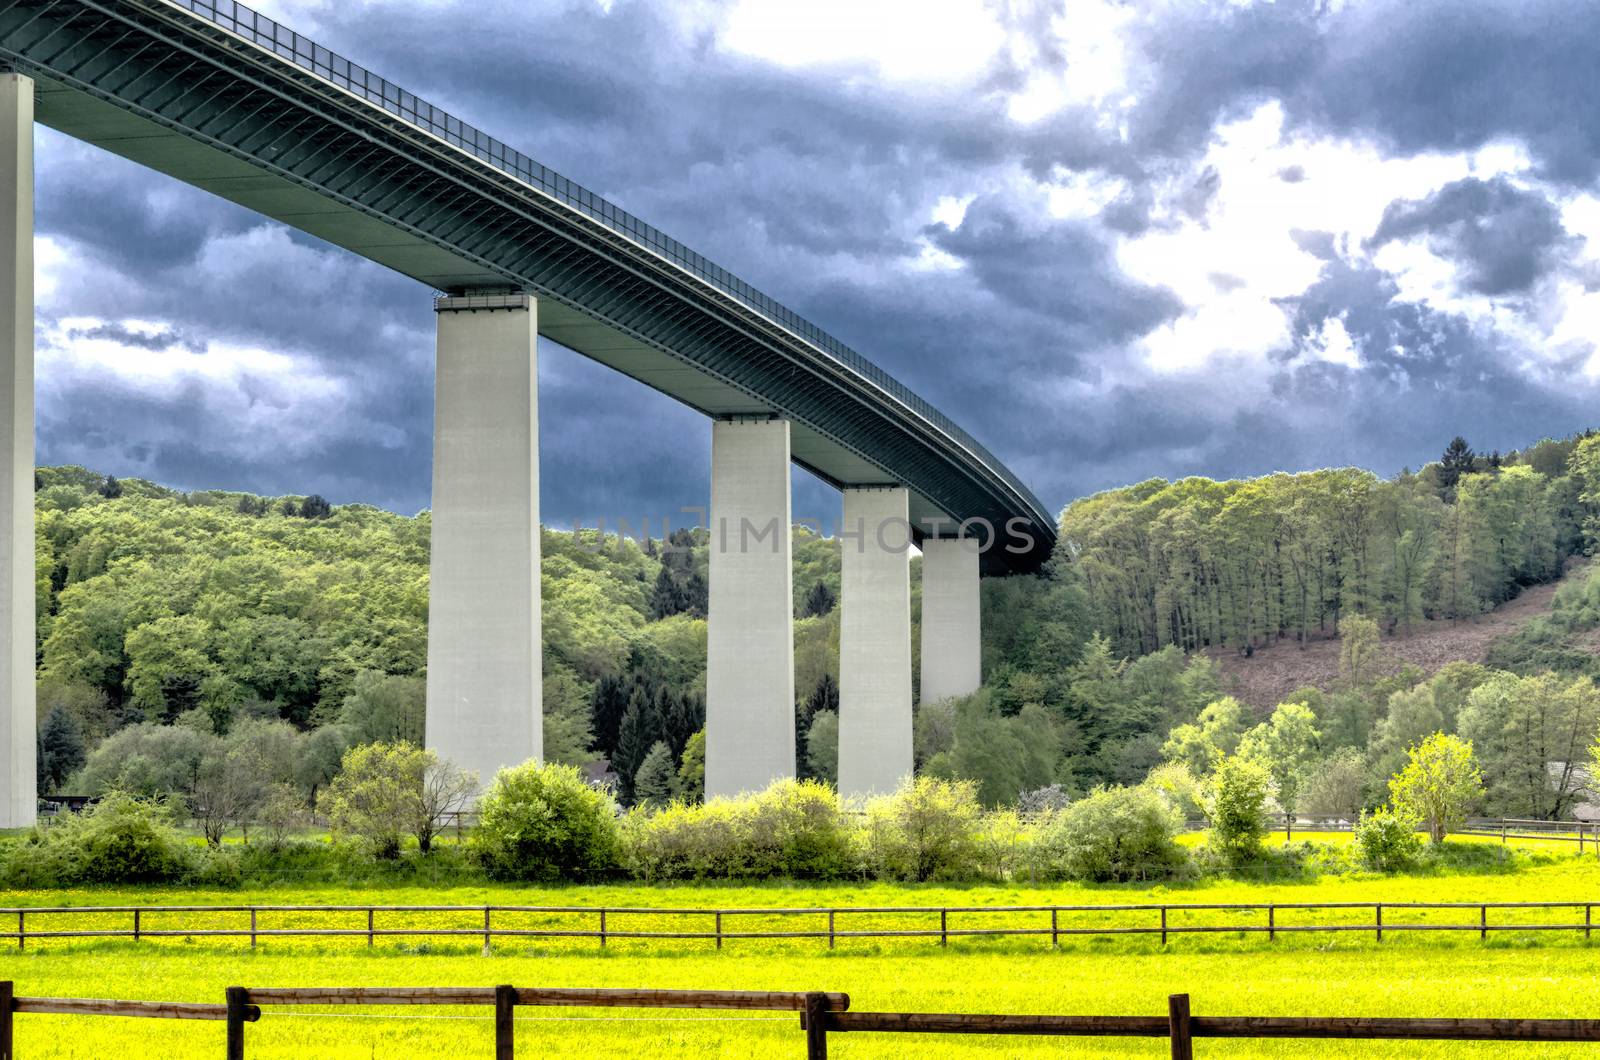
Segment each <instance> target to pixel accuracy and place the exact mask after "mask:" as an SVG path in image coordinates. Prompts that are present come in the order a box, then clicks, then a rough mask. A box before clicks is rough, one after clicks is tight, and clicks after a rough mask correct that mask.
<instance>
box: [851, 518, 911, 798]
mask: <svg viewBox="0 0 1600 1060" xmlns="http://www.w3.org/2000/svg"><path fill="white" fill-rule="evenodd" d="M907 504H908V495H907V493H906V491H905V490H904V489H901V488H899V487H892V488H872V487H867V488H859V489H847V490H845V491H844V522H843V528H842V529H841V531H840V593H839V608H840V613H839V793H840V794H841V795H843V796H844V797H846V798H852V797H858V796H866V795H878V794H886V793H888V792H891V791H893V790H894V789H895V788H897V787H898V786H899V785H900V782H901V781H903V780H905V779H906V778H907V777H909V776H910V775H911V766H912V758H911V546H910V534H911V524H910V522H909V521H908V519H907Z"/></svg>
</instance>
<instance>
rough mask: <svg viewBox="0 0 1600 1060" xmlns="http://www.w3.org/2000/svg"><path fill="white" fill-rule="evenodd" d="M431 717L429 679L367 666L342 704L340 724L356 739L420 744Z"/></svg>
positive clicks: (358, 740)
mask: <svg viewBox="0 0 1600 1060" xmlns="http://www.w3.org/2000/svg"><path fill="white" fill-rule="evenodd" d="M426 717H427V683H426V682H425V681H423V680H422V678H420V677H396V676H394V675H392V674H383V673H377V672H375V671H372V670H363V671H362V672H361V673H358V674H356V675H355V680H354V682H353V683H352V685H351V688H350V692H349V694H348V695H346V696H345V698H344V703H343V704H342V705H341V707H340V708H339V724H340V725H342V726H344V728H345V730H346V731H347V732H348V733H349V735H350V741H351V742H352V743H395V742H397V741H401V742H405V743H409V744H412V745H414V746H417V747H420V746H422V744H423V742H424V732H423V723H424V721H425V719H426Z"/></svg>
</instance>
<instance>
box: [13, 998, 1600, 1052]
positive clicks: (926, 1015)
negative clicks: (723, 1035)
mask: <svg viewBox="0 0 1600 1060" xmlns="http://www.w3.org/2000/svg"><path fill="white" fill-rule="evenodd" d="M226 996H227V1003H226V1004H222V1005H210V1004H193V1003H187V1002H184V1003H177V1002H152V1001H110V1000H92V999H85V998H25V997H16V996H15V995H14V990H13V984H12V983H10V982H8V981H0V1060H15V1047H14V1046H15V1039H14V1036H13V1018H14V1015H15V1014H17V1013H30V1012H31V1013H59V1014H75V1015H90V1016H144V1017H156V1018H162V1019H207V1020H225V1021H226V1023H227V1036H226V1045H225V1054H224V1055H225V1056H226V1057H227V1060H244V1056H245V1025H246V1024H247V1023H253V1022H256V1021H258V1020H260V1019H261V1016H262V1006H269V1007H270V1006H293V1005H317V1006H327V1005H381V1006H398V1005H482V1006H492V1007H493V1009H494V1016H493V1019H494V1040H495V1044H494V1049H495V1058H496V1060H514V1058H515V1055H516V1010H517V1008H519V1007H521V1006H530V1005H558V1006H563V1007H574V1008H577V1007H622V1008H636V1009H645V1008H653V1009H735V1010H746V1011H791V1012H798V1013H799V1014H800V1028H801V1029H802V1030H804V1031H805V1035H806V1038H805V1041H806V1056H807V1060H826V1057H827V1055H828V1035H829V1034H840V1033H856V1034H861V1033H879V1034H985V1035H989V1034H993V1035H1052V1036H1074V1037H1145V1038H1167V1039H1169V1040H1170V1042H1171V1047H1172V1057H1173V1060H1193V1057H1194V1039H1196V1038H1280V1039H1343V1040H1355V1039H1386V1040H1394V1041H1494V1042H1600V1019H1483V1018H1477V1019H1429V1018H1417V1017H1408V1016H1397V1017H1366V1016H1196V1015H1193V1014H1192V1013H1191V1011H1190V1004H1189V995H1188V994H1173V995H1171V996H1170V997H1169V998H1168V999H1167V1014H1166V1015H1165V1016H1052V1015H1040V1016H1031V1015H1011V1014H985V1013H954V1012H852V1011H850V997H849V995H848V994H841V993H829V992H825V991H805V992H799V991H795V992H779V991H755V990H654V989H617V988H600V989H594V988H578V987H564V988H563V987H557V988H550V987H515V986H510V985H502V986H494V987H287V988H266V989H261V988H257V989H251V988H247V987H242V986H233V987H229V988H228V989H227V992H226Z"/></svg>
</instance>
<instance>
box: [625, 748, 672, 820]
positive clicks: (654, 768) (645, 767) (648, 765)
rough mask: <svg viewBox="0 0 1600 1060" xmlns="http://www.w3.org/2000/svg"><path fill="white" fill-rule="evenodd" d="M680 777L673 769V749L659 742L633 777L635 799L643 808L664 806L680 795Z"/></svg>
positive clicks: (645, 757)
mask: <svg viewBox="0 0 1600 1060" xmlns="http://www.w3.org/2000/svg"><path fill="white" fill-rule="evenodd" d="M677 782H678V777H677V773H676V771H675V770H674V769H673V761H672V748H670V747H668V746H667V745H666V743H665V741H662V740H657V741H656V742H655V745H654V746H652V747H651V748H650V753H649V754H647V755H645V756H644V761H643V762H641V763H640V764H639V770H638V772H636V773H635V774H634V775H633V798H634V801H635V802H636V803H638V804H639V805H641V806H645V805H649V806H662V805H665V804H666V803H668V802H671V801H672V799H673V798H674V797H676V795H677V794H678V783H677Z"/></svg>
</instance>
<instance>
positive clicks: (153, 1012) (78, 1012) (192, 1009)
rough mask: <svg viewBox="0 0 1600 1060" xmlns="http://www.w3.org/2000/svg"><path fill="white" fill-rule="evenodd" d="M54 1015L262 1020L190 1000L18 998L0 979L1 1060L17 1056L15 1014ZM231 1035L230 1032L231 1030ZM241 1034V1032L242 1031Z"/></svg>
mask: <svg viewBox="0 0 1600 1060" xmlns="http://www.w3.org/2000/svg"><path fill="white" fill-rule="evenodd" d="M30 1013H31V1014H34V1015H56V1016H131V1017H134V1018H138V1019H164V1020H217V1021H222V1020H227V1021H229V1026H230V1027H231V1026H232V1024H233V1022H234V1021H237V1022H238V1023H239V1024H240V1026H243V1025H244V1024H245V1023H254V1022H255V1021H257V1020H259V1019H260V1018H261V1008H260V1006H258V1005H251V1004H245V1005H243V1006H242V1007H239V1008H237V1009H235V1008H234V1007H233V1006H231V1005H213V1004H206V1003H202V1002H189V1001H128V1000H124V999H121V998H91V997H18V996H17V993H16V984H15V983H13V982H11V981H10V980H0V1060H14V1058H15V1056H16V1016H17V1015H18V1014H30ZM230 1033H231V1031H230ZM241 1033H242V1032H241Z"/></svg>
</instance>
